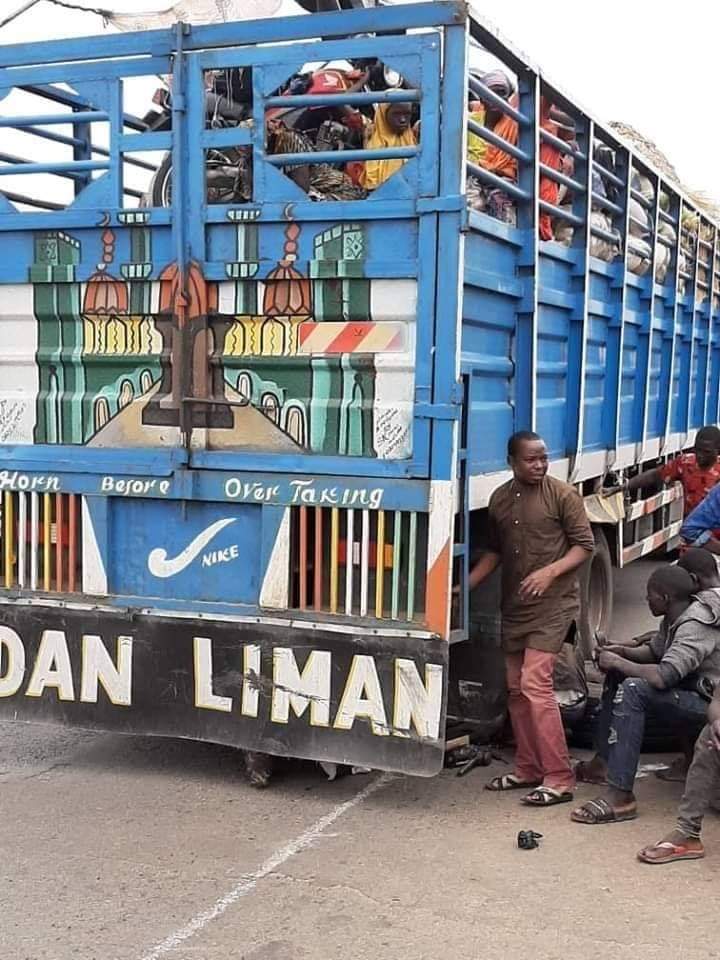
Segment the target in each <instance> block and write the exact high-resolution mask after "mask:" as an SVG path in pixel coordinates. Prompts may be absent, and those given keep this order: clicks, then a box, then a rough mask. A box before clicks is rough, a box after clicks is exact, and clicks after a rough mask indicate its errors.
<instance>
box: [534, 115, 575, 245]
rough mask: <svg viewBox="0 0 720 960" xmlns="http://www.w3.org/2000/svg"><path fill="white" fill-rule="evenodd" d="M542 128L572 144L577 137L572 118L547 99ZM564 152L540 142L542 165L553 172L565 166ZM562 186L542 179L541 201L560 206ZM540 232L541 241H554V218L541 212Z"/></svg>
mask: <svg viewBox="0 0 720 960" xmlns="http://www.w3.org/2000/svg"><path fill="white" fill-rule="evenodd" d="M540 127H541V129H543V130H546V131H547V132H548V133H551V134H552V135H553V136H555V137H557V138H558V139H562V140H566V141H567V142H568V144H570V143H571V142H572V141H573V139H574V137H575V124H574V122H573V119H572V117H571V116H569V115H568V114H567V113H564V112H563V111H562V110H559V109H558V108H557V107H555V106H554V105H553V104H552V103H551V102H550V101H549V100H548V98H547V97H541V98H540ZM563 156H564V154H563V152H562V151H561V150H560V149H559V148H558V146H557V145H556V144H554V143H548V142H547V141H546V140H541V141H540V163H542V164H544V165H545V166H546V167H549V168H550V169H551V170H556V171H558V172H560V170H561V167H562V164H563ZM559 195H560V184H559V183H558V181H557V180H553V179H552V177H548V176H541V177H540V199H541V200H543V201H544V202H545V203H550V204H552V205H553V206H554V207H557V206H558V204H559ZM538 230H539V233H540V239H541V240H553V239H554V235H553V216H552V214H550V213H547V212H545V211H543V210H540V216H539V222H538Z"/></svg>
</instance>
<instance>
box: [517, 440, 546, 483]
mask: <svg viewBox="0 0 720 960" xmlns="http://www.w3.org/2000/svg"><path fill="white" fill-rule="evenodd" d="M510 466H511V467H512V471H513V474H514V475H515V479H516V480H519V481H520V483H529V484H537V483H540V482H541V480H542V479H543V477H544V476H545V474H546V473H547V471H548V453H547V447H546V446H545V443H544V441H543V440H521V441H520V445H519V446H518V450H517V453H516V454H515V456H514V457H510Z"/></svg>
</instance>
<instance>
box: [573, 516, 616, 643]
mask: <svg viewBox="0 0 720 960" xmlns="http://www.w3.org/2000/svg"><path fill="white" fill-rule="evenodd" d="M593 534H594V535H595V552H594V554H593V555H592V557H591V559H590V560H588V562H587V563H586V564H585V566H584V567H583V570H582V575H581V577H580V630H579V633H580V638H579V643H580V651H581V653H582V655H583V657H584V658H585V660H592V658H593V653H594V652H595V634H596V633H604V634H605V635H606V636H607V635H608V634H609V632H610V627H611V625H612V613H613V589H614V584H613V568H612V557H611V555H610V546H609V545H608V542H607V537H606V536H605V531H604V530H603V528H602V527H600V526H597V527H593Z"/></svg>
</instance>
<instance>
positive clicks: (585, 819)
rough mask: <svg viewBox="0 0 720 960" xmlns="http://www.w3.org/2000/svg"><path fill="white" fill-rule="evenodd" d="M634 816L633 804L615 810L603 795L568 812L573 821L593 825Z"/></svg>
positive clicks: (635, 810)
mask: <svg viewBox="0 0 720 960" xmlns="http://www.w3.org/2000/svg"><path fill="white" fill-rule="evenodd" d="M636 817H637V808H636V807H635V806H633V807H632V808H630V809H628V810H616V809H615V807H613V806H611V805H610V804H609V803H608V801H607V800H605V799H604V798H603V797H598V798H597V800H588V801H587V802H586V803H584V804H583V805H582V806H581V807H578V808H577V810H573V812H572V813H571V814H570V819H571V820H574V821H575V823H588V824H591V825H593V826H594V825H595V824H598V823H620V822H621V821H623V820H634V819H635V818H636Z"/></svg>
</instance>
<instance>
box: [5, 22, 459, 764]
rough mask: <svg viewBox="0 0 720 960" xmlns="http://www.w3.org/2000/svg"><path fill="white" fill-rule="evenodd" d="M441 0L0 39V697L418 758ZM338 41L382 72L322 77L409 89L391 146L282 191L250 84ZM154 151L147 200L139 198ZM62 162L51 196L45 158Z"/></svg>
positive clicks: (450, 181) (428, 612)
mask: <svg viewBox="0 0 720 960" xmlns="http://www.w3.org/2000/svg"><path fill="white" fill-rule="evenodd" d="M459 14H460V8H459V7H458V6H457V5H456V4H444V5H439V6H430V7H426V8H413V9H404V10H402V11H400V10H397V11H395V10H382V11H381V10H378V11H358V12H353V13H348V14H346V15H341V16H336V15H324V16H317V17H312V18H310V17H308V18H304V17H301V18H297V19H292V20H291V21H273V22H270V21H265V22H256V23H243V24H226V25H222V26H207V27H199V28H192V29H190V28H189V27H187V26H183V25H180V26H178V28H177V29H176V30H174V31H154V32H147V33H144V34H130V35H119V36H107V37H101V38H97V39H93V40H92V41H90V42H88V40H87V39H82V40H76V41H67V42H52V43H43V44H31V45H25V46H23V47H22V48H14V47H7V48H5V49H3V50H2V52H1V53H0V64H1V66H0V95H1V96H2V98H3V103H2V118H1V119H0V124H2V126H3V127H4V128H6V129H10V130H12V131H13V135H14V136H15V137H20V136H22V139H23V141H24V142H26V145H25V147H24V150H26V151H27V153H28V155H29V156H33V157H40V159H36V160H30V159H27V158H26V157H20V156H15V155H12V156H9V157H8V156H6V157H5V158H4V159H5V161H6V163H5V165H4V166H2V167H0V174H2V175H5V176H6V177H10V180H6V181H5V184H6V185H9V189H8V190H7V192H5V193H4V194H3V195H1V196H0V231H1V232H2V240H0V243H2V246H3V253H4V256H3V257H2V263H1V264H0V281H2V283H3V323H4V325H5V329H6V335H5V338H4V349H3V355H2V357H1V358H0V367H1V368H2V370H1V378H0V404H1V405H2V412H3V432H2V440H3V441H4V443H5V446H4V465H5V466H6V467H7V469H5V470H4V471H3V472H2V474H0V486H1V487H2V498H3V499H2V507H3V521H2V537H3V550H2V565H1V566H0V584H1V585H2V587H3V588H4V591H5V597H4V603H3V606H2V612H3V623H4V627H3V631H4V632H3V635H2V636H3V641H2V642H3V647H2V649H3V652H4V658H3V664H4V666H3V670H2V676H3V680H2V683H3V691H2V693H3V695H2V699H1V700H0V704H1V705H0V711H2V712H3V713H5V714H6V715H10V716H16V717H18V718H21V719H48V718H49V719H53V718H54V719H56V720H63V721H65V722H70V723H79V724H82V725H85V726H99V727H108V728H120V729H124V730H127V731H133V732H145V733H157V734H173V735H178V736H190V737H199V738H201V739H209V740H219V741H222V742H225V743H235V744H237V745H239V746H244V747H248V748H252V749H258V750H267V751H270V752H273V753H290V754H293V755H301V756H307V757H314V758H319V759H322V758H330V759H334V760H342V759H345V758H348V757H352V758H354V759H355V760H357V761H358V762H364V763H369V764H371V765H373V766H381V767H385V766H387V767H391V768H395V769H401V770H407V771H408V772H414V773H421V774H423V773H424V774H429V773H433V772H435V771H436V770H437V769H438V767H439V766H440V764H441V760H442V747H441V743H442V740H441V738H442V727H443V722H444V709H445V708H444V697H445V687H446V681H445V670H446V667H447V662H448V652H447V650H448V647H447V643H446V642H445V641H444V640H438V639H436V638H437V637H438V636H440V637H446V636H447V632H448V622H449V613H448V606H449V605H448V602H447V597H448V593H449V585H450V551H451V543H450V538H451V523H452V495H451V494H452V485H451V480H452V477H453V472H454V466H453V457H452V433H453V429H454V419H453V418H454V417H455V411H456V409H457V406H456V404H457V400H458V398H457V395H456V392H455V390H454V384H455V380H456V362H455V360H454V359H453V358H454V357H455V356H456V353H457V351H456V350H455V348H454V346H453V344H454V341H455V336H456V330H457V283H456V279H455V278H457V276H458V269H459V266H458V265H459V248H460V233H459V226H460V217H461V211H462V209H463V200H462V197H461V195H460V177H461V164H460V153H459V144H460V143H461V137H460V131H461V126H462V104H461V103H460V102H457V99H456V97H454V96H453V95H451V91H453V94H454V93H456V91H457V90H459V89H462V85H463V73H464V49H465V27H464V22H463V20H462V17H461V16H459ZM398 28H401V29H400V32H399V34H398ZM406 28H413V29H414V31H415V32H412V33H405V29H406ZM426 28H432V29H429V30H428V29H426ZM376 30H382V31H383V35H378V36H373V37H368V36H359V37H358V38H357V39H350V38H349V37H348V33H351V34H371V33H374V32H375V31H376ZM385 32H388V35H384V34H385ZM318 38H322V39H318ZM336 38H338V39H336ZM340 38H341V39H340ZM287 40H293V41H296V42H294V43H293V44H291V45H287V44H286V43H285V41H287ZM443 53H444V55H445V57H446V60H447V64H448V65H447V67H446V71H445V77H444V79H443V76H442V71H441V61H442V57H443ZM363 57H365V58H367V57H377V58H379V59H380V60H381V61H382V62H383V63H385V64H387V65H389V66H392V67H393V68H395V69H396V70H398V71H400V72H401V73H402V75H403V77H404V78H405V80H406V82H407V84H408V86H409V87H410V88H411V89H408V90H406V91H384V92H378V93H373V94H363V93H355V94H352V95H350V96H349V97H348V99H349V101H350V102H351V103H353V104H354V105H357V104H367V103H381V102H383V101H386V102H387V101H390V102H392V101H393V100H396V101H397V100H401V101H407V102H412V103H416V104H417V106H418V109H419V119H420V121H421V125H422V126H421V129H422V136H421V137H420V143H419V145H418V146H417V147H406V148H402V149H400V150H399V151H398V150H397V148H395V151H393V149H392V148H391V149H386V150H379V151H375V152H373V151H370V152H365V151H363V152H362V153H361V155H360V156H359V157H358V158H357V159H358V160H360V161H361V162H362V161H365V160H366V159H367V158H370V159H372V158H373V157H375V156H377V157H380V158H387V157H390V158H392V157H394V156H396V155H397V156H400V157H401V158H402V159H403V160H405V161H406V162H405V163H404V165H403V166H402V169H401V170H400V171H398V172H397V173H396V174H395V175H394V176H393V177H392V178H391V179H390V180H388V181H387V182H386V183H385V184H383V186H381V187H380V188H379V189H377V190H376V191H374V192H373V193H372V194H371V195H370V196H368V198H367V199H364V200H362V201H361V202H359V201H352V200H338V201H335V202H330V201H324V200H319V201H318V200H317V199H311V198H310V197H309V196H308V194H307V193H306V192H305V191H304V190H303V189H302V188H301V187H300V186H298V185H297V184H296V183H295V182H294V181H293V180H292V179H290V177H289V175H288V174H289V173H290V172H291V171H292V169H293V168H294V167H296V166H298V165H299V164H303V163H307V156H305V157H303V156H302V155H298V154H297V153H295V154H294V155H293V154H292V152H291V153H290V154H289V155H288V154H285V153H284V154H282V155H281V156H278V155H271V154H270V153H269V150H268V147H267V143H266V117H268V116H270V115H271V113H270V112H271V111H272V110H274V109H279V108H287V107H293V106H297V105H299V104H300V105H301V104H302V100H303V98H302V97H301V96H300V97H298V96H289V95H286V96H280V95H278V91H282V90H283V87H284V84H285V83H286V82H287V81H288V80H289V78H290V77H291V76H292V75H293V74H294V73H295V72H296V71H298V70H300V69H301V68H302V67H303V65H305V64H312V63H317V62H318V61H323V62H326V61H333V60H339V59H346V58H363ZM232 68H243V70H244V71H245V75H246V76H247V75H248V73H249V75H250V78H251V96H252V116H251V120H250V121H249V122H245V123H243V124H241V125H240V126H237V127H226V128H221V129H217V128H215V127H214V126H213V124H212V122H211V120H210V119H208V118H207V117H206V109H205V90H206V87H207V85H208V78H209V77H211V76H212V75H213V74H212V72H213V71H218V70H229V69H232ZM153 74H161V75H170V76H171V78H172V83H171V88H172V94H173V96H172V107H173V113H172V118H173V122H172V131H171V132H149V131H147V130H144V129H143V124H142V123H141V122H139V121H138V119H137V117H135V116H133V115H132V113H131V103H132V99H131V96H130V93H131V92H132V90H134V89H135V86H134V85H136V84H137V82H138V79H139V78H149V77H151V76H152V75H153ZM329 99H330V100H331V99H332V96H330V95H325V97H322V96H314V97H313V101H312V102H313V105H315V104H317V105H322V104H323V103H326V102H328V100H329ZM335 102H337V99H336V100H335ZM441 111H442V113H443V115H444V116H445V118H446V119H445V123H444V126H441V123H440V117H441ZM453 117H454V120H453ZM48 139H51V140H52V142H53V146H52V147H48V148H47V155H48V156H50V157H52V159H49V160H48V159H45V158H43V154H41V153H39V151H38V147H41V148H42V149H45V147H44V146H43V144H45V143H46V140H48ZM62 149H64V150H65V153H64V154H62V157H63V158H62V159H55V157H56V156H58V155H59V153H57V154H56V153H52V152H51V151H52V150H57V151H60V150H62ZM228 150H235V151H244V152H245V156H246V157H247V158H248V160H250V158H251V162H250V163H249V164H248V166H249V167H250V169H251V177H252V184H251V197H250V198H249V199H248V202H245V203H234V204H225V203H210V202H208V199H209V196H208V194H207V189H206V170H207V167H208V164H209V163H212V162H213V161H214V158H216V157H217V156H218V155H219V152H221V151H228ZM164 155H166V156H167V159H165V160H163V161H162V163H161V162H160V161H161V160H162V158H163V156H164ZM348 158H349V157H348ZM313 159H319V157H316V156H313ZM349 159H351V158H349ZM170 164H171V165H172V172H171V173H170V174H169V175H168V177H167V183H165V184H164V185H163V191H161V198H162V197H164V199H165V200H166V201H168V202H169V203H170V204H171V206H170V207H163V206H147V205H145V203H144V201H143V199H142V197H143V195H144V194H145V192H146V189H147V181H148V180H149V179H150V178H151V177H153V176H155V177H157V176H158V168H160V171H167V169H169V167H170ZM143 173H145V180H146V187H145V188H144V189H143V190H139V189H137V186H136V185H137V183H138V176H139V175H142V174H143ZM65 181H69V182H70V184H71V189H70V193H69V196H68V197H67V201H66V202H65V203H62V202H58V198H59V199H60V200H61V199H62V197H63V196H64V195H63V194H62V191H61V190H60V189H53V188H52V187H51V189H48V185H55V184H57V183H63V182H65ZM2 185H3V184H2V183H1V182H0V186H2ZM155 196H156V198H157V197H158V192H157V191H156V193H155ZM439 239H440V240H441V242H442V243H443V248H442V257H443V264H444V269H443V271H442V274H443V275H444V277H445V278H446V280H445V281H442V282H441V284H440V288H441V289H440V291H438V285H437V283H436V274H437V270H436V260H437V250H438V242H439ZM448 280H449V284H448V285H449V287H450V289H451V290H452V294H451V295H450V296H447V295H446V292H445V291H444V290H443V289H442V287H443V286H444V285H445V282H447V281H448ZM438 292H439V293H440V295H441V296H442V297H443V300H442V302H441V306H440V309H439V310H438V311H437V313H436V307H435V304H436V297H437V296H438ZM436 326H437V329H436ZM440 340H441V341H442V343H443V349H442V351H441V353H440V358H439V360H436V361H435V362H434V361H433V357H434V356H437V355H438V354H436V352H435V344H436V343H438V342H439V341H440ZM447 358H450V360H451V362H449V363H448V362H447ZM434 424H437V426H436V427H435V428H434V427H433V425H434ZM433 501H434V502H435V506H434V508H433V511H431V502H433ZM98 638H100V639H98ZM21 665H24V671H21ZM203 678H204V679H203ZM99 687H102V688H103V690H100V691H99ZM98 691H99V692H98ZM362 743H366V744H367V746H361V744H362Z"/></svg>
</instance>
